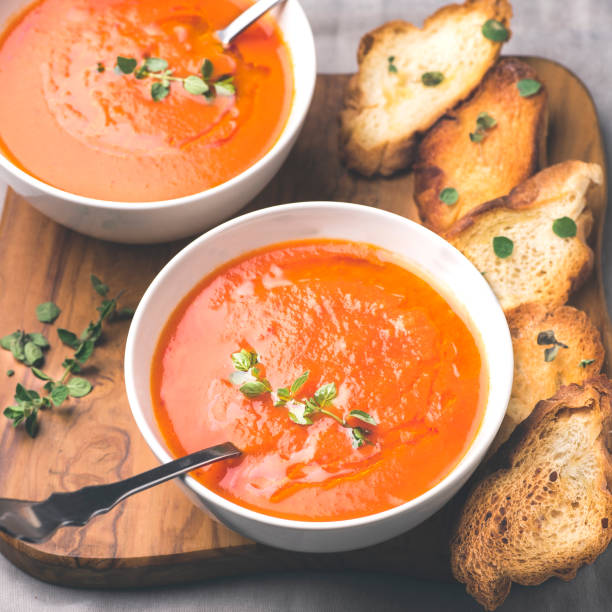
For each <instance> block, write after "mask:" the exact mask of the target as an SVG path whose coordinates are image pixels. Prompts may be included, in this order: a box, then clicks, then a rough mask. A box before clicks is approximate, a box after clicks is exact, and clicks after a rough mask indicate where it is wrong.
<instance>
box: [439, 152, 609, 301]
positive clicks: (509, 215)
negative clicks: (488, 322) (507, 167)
mask: <svg viewBox="0 0 612 612" xmlns="http://www.w3.org/2000/svg"><path fill="white" fill-rule="evenodd" d="M602 180H603V172H602V169H601V167H600V166H598V165H597V164H588V163H585V162H581V161H576V160H572V161H566V162H562V163H560V164H556V165H554V166H550V167H549V168H546V169H545V170H542V171H540V172H539V173H538V174H536V175H534V176H533V177H531V178H530V179H528V180H527V181H525V182H524V183H522V184H521V185H519V186H518V187H516V188H515V189H513V190H512V191H511V192H510V193H509V194H508V195H507V196H504V197H502V198H497V199H496V200H492V201H491V202H485V203H484V204H481V205H480V206H478V207H477V208H475V209H474V210H472V211H471V212H469V213H468V214H467V215H466V216H465V217H463V218H462V219H460V220H459V221H457V223H455V224H454V225H453V226H452V227H451V228H450V229H449V230H448V231H447V232H446V233H445V234H444V237H445V238H446V239H447V240H448V241H449V242H451V244H453V245H454V246H455V247H456V248H458V249H459V250H460V251H462V252H463V254H464V255H466V256H467V257H468V259H470V260H471V261H472V263H474V265H475V266H476V267H477V268H478V269H479V270H480V271H481V272H482V273H483V274H485V278H486V279H487V281H488V282H489V284H490V285H491V287H492V289H493V291H494V292H495V293H496V295H497V297H498V299H499V300H500V303H501V305H502V308H503V309H504V311H505V312H508V311H509V310H511V309H513V308H516V307H517V306H520V305H521V304H526V303H529V302H539V303H542V304H544V305H545V306H546V307H547V308H554V307H555V306H559V305H562V304H564V303H565V302H566V301H567V299H568V297H569V295H570V293H571V292H572V291H574V290H576V289H577V288H578V287H579V286H580V285H581V284H582V283H583V282H584V280H585V279H586V278H587V277H588V275H589V273H590V271H591V269H592V267H593V252H592V251H591V249H590V248H589V247H588V245H587V244H586V239H587V237H588V235H589V232H590V229H591V225H592V215H591V213H590V211H588V209H586V210H585V206H586V202H587V195H588V191H589V189H590V188H591V187H592V186H593V185H594V184H601V182H602ZM562 216H569V217H571V218H572V219H573V220H574V221H575V222H576V225H577V229H578V231H577V235H576V237H574V238H559V237H558V236H556V235H555V234H554V233H553V231H552V223H553V221H554V220H555V219H557V218H559V217H562ZM499 235H505V236H506V237H510V238H511V239H512V240H513V241H514V242H515V245H514V251H513V253H512V255H511V256H509V257H507V258H505V259H500V258H498V257H496V256H495V254H494V252H493V249H492V240H493V238H494V237H496V236H499Z"/></svg>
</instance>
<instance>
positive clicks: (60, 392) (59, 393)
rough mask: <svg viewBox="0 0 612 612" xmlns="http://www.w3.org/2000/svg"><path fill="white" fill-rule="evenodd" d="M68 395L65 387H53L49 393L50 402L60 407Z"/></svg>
mask: <svg viewBox="0 0 612 612" xmlns="http://www.w3.org/2000/svg"><path fill="white" fill-rule="evenodd" d="M69 394H70V392H69V390H68V387H67V386H66V385H55V386H54V387H53V391H51V401H52V402H53V404H54V405H55V406H61V405H62V404H63V403H64V402H65V401H66V399H68V395H69Z"/></svg>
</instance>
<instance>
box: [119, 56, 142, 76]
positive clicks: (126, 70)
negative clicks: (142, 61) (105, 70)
mask: <svg viewBox="0 0 612 612" xmlns="http://www.w3.org/2000/svg"><path fill="white" fill-rule="evenodd" d="M137 65H138V62H137V61H136V60H135V59H134V58H132V57H122V56H121V55H119V56H118V57H117V64H116V65H115V69H116V71H117V72H119V73H120V74H132V72H134V70H135V69H136V66H137Z"/></svg>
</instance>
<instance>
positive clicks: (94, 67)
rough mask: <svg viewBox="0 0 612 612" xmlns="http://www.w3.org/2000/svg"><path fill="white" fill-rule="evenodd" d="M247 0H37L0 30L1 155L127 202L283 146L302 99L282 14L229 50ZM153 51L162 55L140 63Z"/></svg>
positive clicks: (192, 185) (230, 169) (217, 174)
mask: <svg viewBox="0 0 612 612" xmlns="http://www.w3.org/2000/svg"><path fill="white" fill-rule="evenodd" d="M248 5H249V2H248V0H41V1H40V2H36V3H35V4H33V5H32V6H31V7H30V8H29V9H27V10H26V11H25V12H24V13H22V14H21V15H20V16H18V17H17V18H16V19H15V20H14V21H13V23H12V25H11V26H10V27H9V28H8V30H7V31H6V32H5V33H4V34H3V36H2V39H1V40H0V80H1V81H2V83H3V86H4V90H5V92H6V95H4V96H0V148H1V149H2V152H3V154H4V155H5V156H6V157H8V158H9V159H10V160H11V161H12V162H13V163H15V164H16V165H17V166H19V167H20V168H21V169H22V170H25V171H26V172H28V173H29V174H31V175H32V176H34V177H36V178H38V179H40V180H42V181H44V182H46V183H48V184H49V185H52V186H54V187H58V188H60V189H63V190H65V191H68V192H71V193H74V194H78V195H83V196H89V197H93V198H98V199H102V200H116V201H122V202H144V201H155V200H166V199H171V198H177V197H180V196H185V195H189V194H193V193H197V192H199V191H202V190H205V189H208V188H210V187H213V186H215V185H218V184H220V183H222V182H224V181H227V180H228V179H230V178H232V177H234V176H236V175H237V174H239V173H240V172H242V171H244V170H245V169H247V168H248V167H249V166H251V165H252V164H253V163H254V162H256V161H257V160H258V159H259V158H261V157H262V156H263V155H264V154H265V153H266V152H267V151H268V150H269V149H270V148H271V147H272V146H273V145H274V143H275V142H276V140H277V139H278V137H279V135H280V133H281V131H282V129H283V127H284V125H285V123H286V120H287V117H288V115H289V110H290V107H291V103H292V97H293V77H292V68H291V61H290V57H289V52H288V49H287V47H286V45H285V44H284V42H283V40H282V36H281V33H280V30H279V28H278V27H277V25H276V24H275V22H274V21H273V19H272V17H271V16H269V15H268V16H266V17H264V18H262V19H260V20H259V21H257V22H256V23H255V24H254V25H253V26H251V27H250V28H248V29H247V30H245V31H244V32H243V33H242V34H241V35H240V36H238V37H237V38H236V39H234V41H233V42H232V44H231V45H230V47H229V48H228V49H226V50H224V49H223V48H222V46H221V44H220V43H219V42H218V41H217V39H216V38H215V37H214V35H213V32H214V31H216V30H218V29H220V28H223V27H224V26H226V25H228V24H229V22H230V21H231V20H232V19H233V18H234V17H236V16H237V15H238V14H239V13H240V12H241V11H242V10H244V9H245V8H246V7H248ZM120 57H122V58H125V59H127V60H129V61H128V62H127V64H126V63H125V62H124V63H123V64H121V63H120V62H119V60H118V58H120ZM147 58H148V59H151V58H154V59H157V60H162V63H161V64H159V63H158V65H157V66H155V65H152V64H150V65H149V67H150V68H151V71H149V72H148V73H145V72H144V71H143V70H140V71H139V70H138V69H139V68H142V66H143V65H144V62H145V61H146V60H147ZM205 60H208V62H206V67H204V64H205ZM132 61H135V62H136V63H137V67H136V68H135V69H132V70H130V68H132V66H131V65H130V62H132ZM126 66H127V69H126ZM160 66H161V67H162V69H161V70H160ZM122 69H123V71H122ZM166 71H169V72H166ZM137 77H138V78H137ZM188 77H191V83H190V85H191V86H192V87H190V88H186V87H187V85H186V81H184V79H187V78H188ZM193 77H196V78H197V79H198V80H196V81H195V89H194V83H193V81H194V78H193ZM199 80H205V84H206V87H207V91H206V92H202V91H201V89H203V87H201V84H199ZM215 83H217V85H215ZM228 83H230V84H231V86H230V87H227V86H226V85H227V84H228ZM154 87H155V88H157V89H156V90H154ZM198 87H200V89H198ZM160 92H161V93H160ZM194 92H195V93H194Z"/></svg>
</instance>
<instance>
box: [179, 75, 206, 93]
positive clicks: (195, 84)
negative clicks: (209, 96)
mask: <svg viewBox="0 0 612 612" xmlns="http://www.w3.org/2000/svg"><path fill="white" fill-rule="evenodd" d="M183 87H184V88H185V89H186V90H187V91H188V92H189V93H190V94H193V95H194V96H201V95H202V94H204V93H206V92H207V91H208V85H207V84H206V83H205V82H204V81H203V80H202V79H201V78H200V77H199V76H193V75H192V76H188V77H187V78H186V79H185V80H184V81H183Z"/></svg>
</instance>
